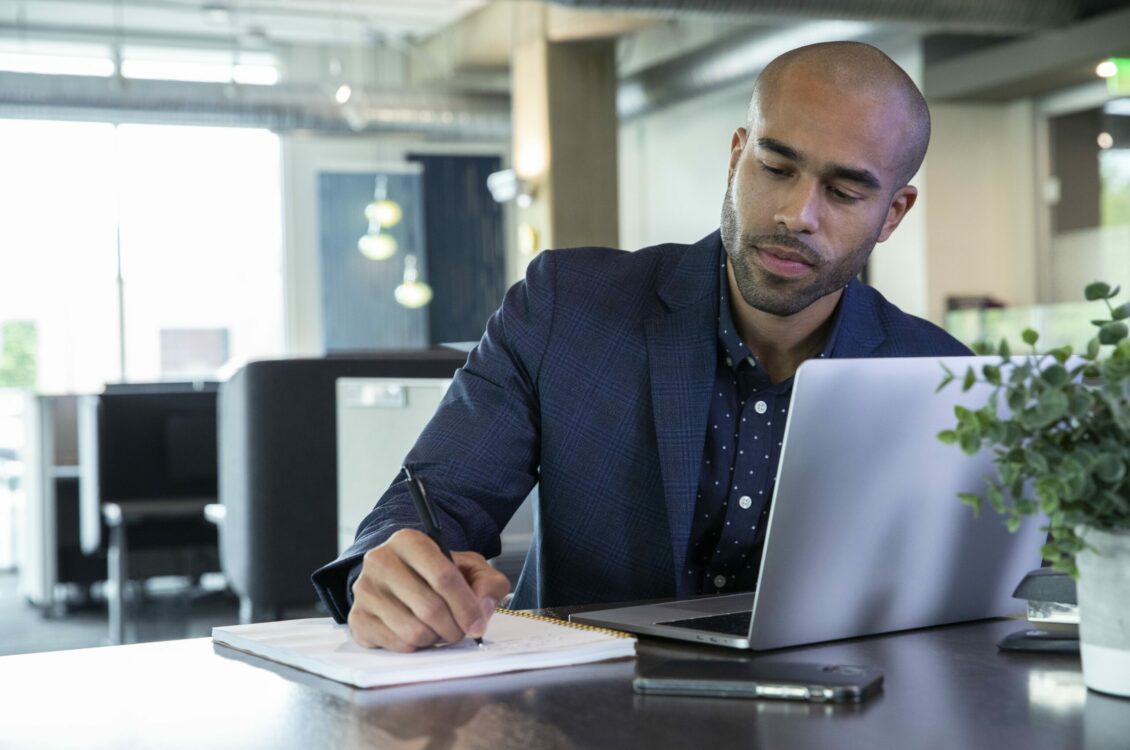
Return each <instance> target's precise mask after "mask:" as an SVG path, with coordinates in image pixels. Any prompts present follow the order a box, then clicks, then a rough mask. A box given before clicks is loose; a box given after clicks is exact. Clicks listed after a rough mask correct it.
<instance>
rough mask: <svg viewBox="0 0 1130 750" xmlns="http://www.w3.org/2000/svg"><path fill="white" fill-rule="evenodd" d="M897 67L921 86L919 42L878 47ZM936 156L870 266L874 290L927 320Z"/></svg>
mask: <svg viewBox="0 0 1130 750" xmlns="http://www.w3.org/2000/svg"><path fill="white" fill-rule="evenodd" d="M877 46H878V47H879V48H880V49H882V50H883V51H884V52H886V53H887V54H888V55H889V56H890V57H891V59H892V60H894V61H895V62H896V63H898V64H899V65H900V66H901V67H902V69H903V70H905V71H906V72H907V74H909V75H910V77H911V78H912V79H913V80H914V81H915V82H916V83H918V84H919V85H920V86H921V84H922V52H921V44H920V43H919V42H918V40H917V39H911V38H903V39H895V40H891V41H887V42H881V43H879V44H878V45H877ZM933 156H934V153H933V147H932V146H931V150H930V151H929V152H927V157H926V163H925V164H923V167H922V169H921V170H919V172H918V174H917V175H916V176H915V177H914V179H912V180H911V181H910V184H912V185H916V186H917V187H918V189H919V195H918V200H917V202H916V203H915V205H914V207H913V208H912V209H911V210H910V212H909V213H908V214H907V215H906V217H905V218H904V219H903V220H902V223H901V224H900V225H899V227H898V229H896V230H895V232H894V234H892V235H891V236H890V237H889V238H888V239H887V241H886V242H884V243H881V244H879V245H876V246H875V250H874V252H873V253H872V254H871V261H870V264H869V266H868V274H869V278H868V281H869V283H870V284H871V286H873V287H875V288H876V289H878V290H879V292H880V293H881V294H882V295H883V296H884V297H886V298H887V299H888V300H890V301H891V302H893V303H894V304H895V305H898V306H899V307H900V308H902V310H903V311H904V312H908V313H910V314H911V315H917V316H919V317H923V318H925V317H928V308H929V305H928V278H927V271H928V269H927V260H926V258H927V246H928V245H927V228H926V222H927V207H928V205H929V202H930V195H929V191H928V190H926V189H925V187H924V183H926V181H927V180H926V175H927V173H928V171H929V169H930V161H931V158H932V157H933Z"/></svg>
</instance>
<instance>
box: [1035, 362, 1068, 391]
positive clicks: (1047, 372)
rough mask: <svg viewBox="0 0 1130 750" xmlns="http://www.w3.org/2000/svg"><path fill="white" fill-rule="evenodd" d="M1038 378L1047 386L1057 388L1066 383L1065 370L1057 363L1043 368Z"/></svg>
mask: <svg viewBox="0 0 1130 750" xmlns="http://www.w3.org/2000/svg"><path fill="white" fill-rule="evenodd" d="M1040 377H1042V378H1043V379H1044V382H1045V383H1047V384H1048V385H1050V386H1052V387H1055V388H1058V387H1060V386H1061V385H1063V384H1064V383H1066V382H1067V370H1065V369H1064V367H1063V365H1061V364H1059V363H1056V364H1053V365H1048V366H1047V367H1045V368H1044V371H1043V372H1041V373H1040Z"/></svg>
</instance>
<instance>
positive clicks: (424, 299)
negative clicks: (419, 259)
mask: <svg viewBox="0 0 1130 750" xmlns="http://www.w3.org/2000/svg"><path fill="white" fill-rule="evenodd" d="M393 296H394V297H396V301H397V302H399V303H400V304H402V305H404V306H405V307H407V308H411V309H415V308H417V307H423V306H424V305H426V304H428V303H429V302H431V301H432V288H431V287H430V286H428V285H427V284H426V283H424V282H423V281H420V273H419V271H417V270H416V256H415V255H405V256H404V282H403V283H402V284H400V285H399V286H398V287H396V289H395V290H394V291H393Z"/></svg>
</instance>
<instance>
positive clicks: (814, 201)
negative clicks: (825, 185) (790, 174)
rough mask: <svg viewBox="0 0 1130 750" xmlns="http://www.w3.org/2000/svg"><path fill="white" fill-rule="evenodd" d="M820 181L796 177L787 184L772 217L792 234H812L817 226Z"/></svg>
mask: <svg viewBox="0 0 1130 750" xmlns="http://www.w3.org/2000/svg"><path fill="white" fill-rule="evenodd" d="M819 211H820V183H819V181H817V180H806V179H803V178H801V179H797V180H794V181H793V182H792V184H791V185H789V187H788V189H786V190H785V193H784V195H783V196H782V198H781V203H780V205H779V206H778V207H777V213H776V215H775V216H774V217H773V219H774V221H776V223H777V225H778V226H782V227H784V228H785V230H787V231H788V232H790V233H792V234H812V233H814V232H815V231H816V230H817V228H818V227H819Z"/></svg>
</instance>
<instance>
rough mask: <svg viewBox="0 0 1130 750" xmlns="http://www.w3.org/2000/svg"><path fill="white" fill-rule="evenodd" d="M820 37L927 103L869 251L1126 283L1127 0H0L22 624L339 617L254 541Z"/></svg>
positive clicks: (704, 159)
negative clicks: (541, 267)
mask: <svg viewBox="0 0 1130 750" xmlns="http://www.w3.org/2000/svg"><path fill="white" fill-rule="evenodd" d="M833 39H853V40H860V41H866V42H870V43H872V44H875V45H877V46H878V47H880V48H881V49H883V50H884V51H886V52H887V53H888V54H889V55H890V56H891V57H892V58H894V59H895V60H896V61H897V62H898V63H899V64H900V65H902V66H903V67H904V68H905V69H906V70H907V71H908V72H909V73H910V75H911V76H912V77H913V78H914V79H915V80H916V81H917V82H918V84H919V86H920V87H921V88H922V90H923V92H924V93H925V95H926V98H927V99H928V101H929V103H930V106H931V110H932V113H933V121H934V136H933V141H932V144H931V147H930V151H929V154H928V156H927V158H926V162H925V165H924V166H923V168H922V170H921V172H920V173H919V175H918V177H917V179H916V180H915V184H917V185H918V187H919V189H920V197H919V200H918V204H917V206H916V207H915V209H914V211H912V212H911V213H910V215H909V218H908V219H907V221H905V222H904V223H903V225H902V227H901V228H900V229H899V230H898V232H897V233H896V234H895V235H894V237H893V238H892V239H891V240H890V241H888V242H887V243H886V244H885V245H881V246H879V247H878V248H877V250H876V252H875V254H874V256H873V258H872V261H871V263H870V264H869V266H868V268H867V270H866V272H865V276H866V280H867V281H868V282H869V283H871V284H873V285H874V286H875V287H877V288H878V289H879V290H880V291H881V292H882V293H883V294H884V295H886V296H887V297H888V298H889V299H891V300H892V301H893V302H895V303H896V304H898V305H900V306H901V307H902V308H903V309H904V310H907V311H908V312H911V313H913V314H916V315H919V316H922V317H925V318H928V319H930V320H933V321H934V322H936V323H939V324H941V325H944V326H946V327H947V328H948V329H950V330H951V331H953V332H954V333H955V335H957V336H958V337H959V338H961V339H963V340H965V341H966V342H969V343H973V342H975V341H979V340H983V339H989V340H994V341H995V340H997V339H999V338H1000V337H1001V336H1010V337H1012V338H1013V339H1014V340H1015V339H1016V338H1017V337H1018V334H1019V331H1020V330H1022V329H1023V328H1025V327H1029V326H1031V327H1034V328H1036V329H1038V330H1039V331H1041V333H1042V334H1043V340H1044V341H1045V342H1046V343H1047V345H1048V346H1052V345H1057V344H1061V343H1072V344H1075V345H1076V346H1079V345H1081V344H1083V343H1084V342H1085V341H1086V340H1087V338H1089V337H1090V335H1091V334H1090V331H1091V330H1092V329H1091V327H1090V325H1089V322H1088V321H1089V320H1090V319H1092V318H1094V317H1096V314H1095V313H1096V310H1095V308H1094V307H1093V305H1088V304H1086V303H1083V302H1082V301H1081V300H1082V289H1083V286H1084V285H1085V284H1086V283H1088V282H1090V281H1093V280H1099V279H1101V280H1105V281H1108V282H1110V283H1111V284H1122V283H1124V282H1127V281H1128V280H1130V278H1128V277H1130V2H1127V1H1126V0H992V1H986V2H980V3H970V2H965V1H963V0H793V1H792V2H788V3H782V2H777V1H775V0H745V1H743V2H739V1H738V0H729V1H727V0H619V1H617V0H552V1H546V2H539V1H538V0H525V1H522V2H505V1H497V2H489V1H487V0H411V2H409V1H407V0H405V1H397V0H214V1H203V0H116V1H107V0H0V653H18V652H23V651H36V650H45V649H53V648H74V647H81V646H93V645H102V644H105V643H113V642H122V641H125V640H153V639H159V638H170V637H185V636H189V635H207V634H208V632H209V628H210V627H211V625H213V624H221V623H226V622H232V621H235V620H236V619H243V620H245V621H250V620H253V619H261V618H262V617H265V616H282V615H285V616H293V615H296V614H302V613H312V614H318V613H319V610H318V608H317V605H316V603H315V602H314V601H313V594H312V590H311V589H310V588H309V586H308V584H307V583H306V581H305V580H304V577H303V576H304V575H305V574H306V573H308V572H309V571H310V570H312V567H311V564H310V562H309V560H305V559H300V558H295V566H294V570H293V571H289V572H286V575H285V578H286V580H285V582H271V583H270V586H267V584H265V583H262V580H261V579H262V577H263V576H266V575H268V574H267V573H260V572H257V571H259V570H260V568H264V569H265V568H277V567H278V565H277V564H276V562H277V561H278V560H279V559H280V556H282V555H283V554H284V553H283V551H282V550H285V549H291V550H293V549H301V550H307V551H308V553H309V555H310V558H309V559H310V560H322V561H325V560H328V559H331V558H332V557H333V555H334V552H335V550H336V548H337V546H339V545H340V543H342V540H343V539H345V538H347V537H348V536H349V529H350V528H351V526H352V525H353V524H355V523H356V520H357V518H358V516H357V513H358V512H359V511H358V510H357V508H362V509H363V508H365V507H367V506H369V505H371V504H372V502H373V500H375V495H374V494H373V493H374V492H378V493H379V490H380V487H377V488H375V489H374V488H372V487H369V488H368V490H366V489H364V486H365V485H363V484H362V485H358V484H357V483H358V482H359V481H361V480H360V479H358V477H360V476H361V475H360V474H357V472H358V471H361V472H362V474H363V473H364V472H365V471H372V465H371V464H372V461H368V462H367V459H366V458H365V455H366V450H365V449H363V448H358V447H356V446H357V445H358V443H357V441H359V440H361V439H362V438H361V437H359V436H361V435H364V436H365V437H364V440H365V441H366V442H364V443H362V444H360V445H362V446H363V447H364V446H368V447H369V449H370V453H371V450H372V446H373V445H374V442H373V441H377V444H378V447H379V451H380V453H381V455H382V456H384V455H385V454H387V457H388V463H389V466H391V467H393V468H394V467H395V466H396V465H398V463H397V462H398V461H399V457H401V456H403V451H404V450H406V448H407V445H409V444H410V443H411V439H412V437H413V436H414V434H415V431H417V430H418V429H419V426H420V425H421V424H422V422H421V421H420V420H422V419H426V413H427V412H428V409H429V408H432V406H434V400H435V399H433V398H432V395H428V394H431V392H430V391H426V389H425V391H426V392H425V391H419V392H413V391H411V388H425V386H426V382H425V381H428V382H430V381H437V382H440V383H442V382H445V379H449V377H450V372H451V370H452V369H453V368H454V367H456V366H458V357H456V358H455V359H452V357H451V356H450V355H449V354H444V353H443V351H444V350H443V349H442V348H441V347H440V345H443V344H447V343H452V342H470V341H474V340H476V339H478V337H479V336H480V335H481V333H482V330H483V328H484V326H485V323H486V319H487V317H488V316H489V315H490V313H491V312H492V311H493V310H494V309H495V308H496V307H497V306H498V304H499V303H500V301H501V298H502V295H503V294H504V292H505V290H506V289H507V288H508V286H509V285H510V284H512V283H513V282H515V281H516V280H517V279H519V278H521V276H522V274H523V271H524V268H525V265H526V264H527V263H528V262H529V260H530V259H531V258H532V257H533V256H534V255H535V254H536V253H538V252H542V251H544V250H546V249H548V248H555V247H564V246H572V245H581V244H586V245H592V244H601V245H610V246H615V247H623V248H626V249H635V248H638V247H642V246H646V245H649V244H654V243H659V242H668V241H678V242H693V241H695V240H697V239H699V238H700V237H702V236H703V235H705V234H707V233H708V232H710V231H712V230H713V229H714V228H715V227H716V226H717V222H718V215H719V208H720V201H721V198H722V194H723V191H724V188H725V178H726V163H727V157H728V150H729V142H730V136H731V134H732V132H733V130H734V128H736V127H738V126H740V125H742V124H743V120H744V116H745V110H746V105H747V102H748V97H749V93H750V87H751V84H752V81H753V80H754V78H755V77H756V75H757V74H758V72H759V71H760V69H761V68H762V67H763V66H764V65H765V63H766V62H768V61H769V60H771V59H772V58H773V57H775V56H776V55H777V54H779V53H781V52H783V51H785V50H787V49H790V48H792V47H796V46H799V45H802V44H807V43H812V42H818V41H824V40H833ZM446 351H447V352H451V351H455V350H452V349H447V350H446ZM421 362H422V363H423V364H420V363H421ZM254 363H260V364H265V365H270V366H271V367H270V368H266V369H264V370H263V372H265V373H267V374H268V375H269V377H268V375H264V376H263V377H259V376H258V375H257V374H256V373H258V372H260V370H258V369H256V367H255V366H254ZM299 363H301V367H302V368H306V369H302V370H301V371H299ZM390 363H391V364H390ZM405 363H408V364H405ZM272 368H273V369H272ZM390 368H391V369H390ZM315 373H316V374H315ZM354 376H356V377H361V378H369V379H370V380H371V379H372V378H376V379H377V380H375V381H372V382H360V381H358V382H339V381H341V379H342V378H348V377H354ZM276 377H277V378H280V380H279V381H277V382H278V383H280V385H278V386H277V387H276V388H275V391H272V393H273V394H274V395H273V396H272V398H275V399H277V400H275V401H269V400H266V397H260V396H259V395H258V394H259V393H260V390H258V389H259V388H260V381H261V380H262V381H264V382H266V381H268V380H271V378H276ZM389 377H395V378H401V379H403V378H408V379H409V380H405V381H404V382H397V383H392V384H390V382H388V378H389ZM287 378H296V379H294V380H287ZM271 382H275V381H273V380H271ZM276 391H277V392H276ZM406 393H415V395H412V396H411V397H409V396H406V395H405V394H406ZM421 394H424V395H421ZM433 395H434V394H433ZM429 404H430V405H431V406H429ZM413 405H415V408H416V411H417V412H418V413H415V412H413V413H412V415H411V416H410V417H407V416H405V417H404V420H402V421H399V422H398V421H395V420H394V421H392V422H390V421H389V419H390V416H389V415H390V411H389V410H390V409H394V408H404V409H409V411H411V410H412V408H413ZM301 408H307V409H309V410H310V411H308V412H303V411H300V409H301ZM350 410H353V411H350ZM357 410H361V411H357ZM382 410H384V411H382ZM397 414H400V415H401V416H404V415H406V414H409V412H403V413H402V412H397ZM268 415H269V416H272V417H274V416H277V415H282V416H281V417H280V419H282V420H283V421H282V422H279V423H277V424H276V423H271V424H269V425H264V426H256V425H258V424H259V422H258V420H260V419H261V418H265V416H268ZM358 415H360V416H358ZM355 418H356V419H355ZM319 419H321V420H322V421H318V420H319ZM397 419H400V417H397ZM357 420H360V421H357ZM405 420H406V421H405ZM355 421H356V431H355V432H354V433H349V429H353V428H350V427H349V425H353V424H354V422H355ZM393 424H395V425H396V427H395V429H392V428H391V427H390V425H393ZM280 425H281V426H280ZM346 433H348V434H346ZM394 433H395V434H394ZM381 440H387V441H388V443H387V444H384V443H380V441H381ZM272 441H275V442H280V441H282V442H285V445H282V446H281V447H280V446H274V447H271V449H270V450H275V449H276V448H277V449H278V451H279V454H278V455H279V456H282V457H281V458H271V459H270V460H269V461H268V460H267V459H264V458H263V456H264V455H266V453H267V452H269V451H268V450H267V449H266V448H264V447H263V446H265V445H267V446H273V443H272ZM303 441H306V442H303ZM326 445H328V446H329V453H328V454H325V455H322V454H320V453H318V451H319V450H321V449H322V448H324V447H325V446H326ZM287 451H289V453H288V452H287ZM272 455H274V454H272ZM296 456H297V458H296ZM350 457H352V458H350ZM270 461H275V462H276V463H273V464H272V463H270ZM257 462H262V463H257ZM378 463H379V461H378ZM362 464H363V466H361V465H362ZM359 466H361V468H358V467H359ZM380 466H381V468H382V471H384V465H383V464H380ZM287 471H293V472H296V474H295V475H294V477H295V478H293V479H287V480H286V482H287V485H286V486H285V487H276V486H274V485H269V478H271V477H274V478H286V477H288V476H289V475H287V474H286V472H287ZM379 476H384V475H383V474H380V475H379ZM365 477H368V475H365ZM388 478H391V475H388ZM279 481H282V480H281V479H280V480H279ZM365 481H379V480H377V479H369V478H366V479H365ZM385 481H387V479H386V480H385ZM302 482H309V485H310V487H312V488H314V489H305V490H303V492H302V493H298V494H296V496H295V497H294V498H291V499H289V500H284V499H280V498H282V497H283V496H284V495H286V494H287V493H288V492H290V491H291V488H293V487H296V486H298V485H300V484H302ZM318 487H321V488H323V489H320V490H319V489H317V488H318ZM357 487H362V489H357ZM350 488H352V489H350ZM348 492H356V493H357V494H356V496H353V497H349V498H347V497H345V495H346V494H348ZM287 503H290V504H289V505H288V504H287ZM296 508H298V509H301V511H302V513H301V515H302V516H304V517H309V518H324V519H328V520H326V521H325V526H326V531H325V533H324V534H321V532H319V533H320V534H321V536H320V537H319V539H322V541H319V542H317V543H315V542H313V541H310V538H312V537H308V535H307V534H306V532H305V531H303V529H302V528H301V526H302V523H298V524H297V526H295V527H292V526H288V525H287V523H288V522H287V521H286V518H287V517H290V518H291V522H293V517H295V516H296V515H298V514H297V513H296V511H295V509H296ZM271 513H274V515H271ZM264 514H265V515H264ZM185 524H189V525H190V526H191V528H187V527H185V526H184V525H185ZM116 535H118V536H116ZM225 536H226V539H225ZM516 538H517V539H518V541H517V542H516V545H517V547H516V550H515V552H514V556H515V559H516V560H517V563H516V564H519V565H520V560H521V534H519V535H518V536H517V537H516ZM127 539H129V540H130V541H127ZM271 545H279V546H277V547H276V546H271ZM185 550H189V552H186V551H185ZM147 556H148V557H147ZM126 559H128V560H129V561H130V562H129V565H128V566H127V565H126V564H125V562H123V561H125V560H126ZM249 571H250V572H249ZM303 571H305V573H304V572H303ZM276 572H277V571H276ZM279 575H280V576H282V573H279ZM256 580H258V581H259V583H256V582H255V581H256ZM257 586H259V589H257V588H256V587H257ZM264 586H265V587H266V588H263V587H264ZM272 587H273V588H272ZM267 588H270V592H268V593H263V595H262V596H259V595H258V594H257V593H256V592H257V591H259V590H260V589H262V590H263V591H266V590H267ZM283 588H286V589H287V591H288V592H301V593H287V594H283V593H279V592H281V591H282V590H283ZM264 603H265V604H264ZM264 606H265V608H264ZM284 609H285V611H284Z"/></svg>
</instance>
